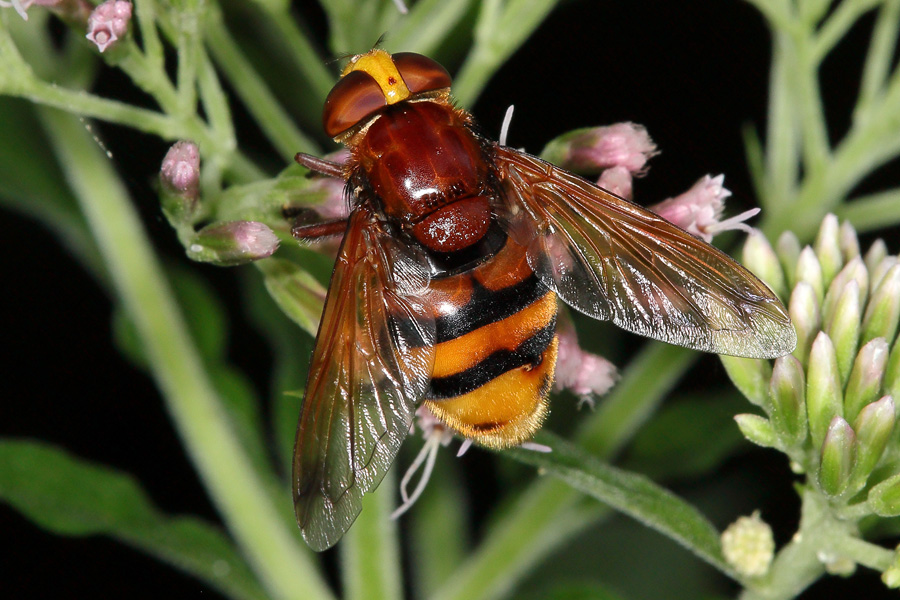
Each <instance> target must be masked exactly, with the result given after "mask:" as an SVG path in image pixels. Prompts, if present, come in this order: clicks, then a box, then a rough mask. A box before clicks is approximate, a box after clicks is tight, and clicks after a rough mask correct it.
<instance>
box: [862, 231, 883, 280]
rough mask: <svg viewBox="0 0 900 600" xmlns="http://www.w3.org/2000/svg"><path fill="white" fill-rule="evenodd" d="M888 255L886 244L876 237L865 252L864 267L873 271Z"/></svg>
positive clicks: (870, 271)
mask: <svg viewBox="0 0 900 600" xmlns="http://www.w3.org/2000/svg"><path fill="white" fill-rule="evenodd" d="M887 255H888V248H887V244H885V243H884V240H882V239H877V240H875V241H874V242H873V243H872V245H871V246H870V247H869V250H868V252H866V257H865V262H866V268H867V269H868V270H869V273H874V272H875V268H876V267H877V266H878V265H879V264H881V261H883V260H884V259H885V258H886V257H887Z"/></svg>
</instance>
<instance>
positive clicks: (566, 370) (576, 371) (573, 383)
mask: <svg viewBox="0 0 900 600" xmlns="http://www.w3.org/2000/svg"><path fill="white" fill-rule="evenodd" d="M558 354H559V356H558V358H557V360H556V380H555V381H554V384H553V386H554V388H555V389H556V390H557V391H561V390H570V391H571V392H572V393H573V394H575V395H577V396H579V397H580V398H581V401H582V402H587V403H588V404H590V405H593V398H594V397H596V396H602V395H603V394H605V393H606V392H608V391H609V390H610V388H612V386H613V385H614V384H615V382H616V380H617V379H618V378H619V375H618V372H617V371H616V367H615V365H613V364H612V363H611V362H609V361H608V360H606V359H605V358H603V357H602V356H597V355H596V354H591V353H590V352H585V351H584V350H582V349H581V347H580V346H579V345H578V338H577V337H576V335H575V330H574V328H572V327H571V326H568V327H567V326H565V325H563V326H561V327H560V328H559V350H558Z"/></svg>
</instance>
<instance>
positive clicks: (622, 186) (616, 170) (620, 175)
mask: <svg viewBox="0 0 900 600" xmlns="http://www.w3.org/2000/svg"><path fill="white" fill-rule="evenodd" d="M633 180H634V177H632V175H631V171H629V170H628V169H626V168H625V167H610V168H608V169H604V170H603V172H602V173H600V179H598V180H597V185H598V186H600V187H602V188H603V189H604V190H608V191H610V192H612V193H613V194H615V195H616V196H621V197H622V198H625V199H626V200H631V192H632V183H633Z"/></svg>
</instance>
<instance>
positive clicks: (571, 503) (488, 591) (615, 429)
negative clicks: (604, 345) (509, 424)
mask: <svg viewBox="0 0 900 600" xmlns="http://www.w3.org/2000/svg"><path fill="white" fill-rule="evenodd" d="M698 356H699V355H698V354H697V353H696V352H692V351H689V350H685V349H683V348H677V347H675V346H668V345H666V344H658V343H651V344H648V345H647V347H646V348H645V349H644V350H643V351H642V352H641V353H640V354H639V355H638V356H637V357H635V359H634V360H633V361H632V362H631V363H630V364H629V367H628V369H627V370H626V371H625V372H624V374H623V376H622V379H621V381H620V382H619V383H618V384H617V386H616V387H615V388H614V389H613V392H612V393H611V394H610V396H609V397H608V398H606V399H605V400H603V404H602V405H601V407H600V408H599V409H598V410H597V411H596V412H595V413H594V414H593V415H591V416H590V417H589V418H588V420H587V421H586V422H585V424H584V425H583V426H582V427H581V429H580V431H579V434H578V441H579V443H580V444H581V445H582V446H583V447H585V448H586V449H588V450H589V451H591V452H592V453H593V454H594V455H595V456H597V457H598V458H600V459H608V458H610V457H611V456H613V455H614V454H615V453H617V452H618V451H619V450H621V449H622V448H623V447H624V445H625V444H627V443H628V441H629V440H631V438H632V437H633V435H634V433H635V432H636V431H637V429H638V428H639V427H640V425H641V424H642V423H643V422H644V421H645V420H646V419H647V417H648V416H649V415H651V414H652V413H653V411H654V410H655V409H656V408H657V406H658V405H659V403H660V402H661V401H662V399H663V398H664V397H665V396H666V394H667V393H668V392H669V391H670V390H671V389H672V387H673V386H674V385H675V384H676V383H677V381H678V379H679V378H680V377H681V376H682V375H683V374H684V372H685V371H686V370H687V369H688V367H690V365H691V363H693V361H694V360H696V358H697V357H698ZM581 498H582V495H581V494H580V493H579V492H577V491H575V490H573V489H572V488H570V487H568V486H566V485H564V484H562V483H559V482H557V481H547V480H541V481H538V482H536V483H535V484H534V485H532V486H531V488H530V489H529V490H528V491H527V492H526V493H525V494H523V495H522V496H521V497H520V498H519V499H518V500H517V501H516V503H515V505H514V506H513V507H512V508H511V509H509V510H508V512H506V513H505V514H504V515H503V516H502V517H501V518H500V519H499V520H498V522H497V524H496V526H495V527H493V528H492V529H491V531H490V532H489V533H488V535H487V537H486V538H485V540H484V542H483V543H482V544H481V545H480V546H479V548H478V550H477V551H476V552H475V553H474V554H473V555H472V557H471V558H470V559H469V560H468V561H467V562H466V563H465V564H464V565H463V566H462V567H461V568H460V569H459V571H458V572H457V573H456V575H455V577H454V578H453V580H452V581H451V582H450V583H449V584H448V585H447V586H446V587H444V588H443V589H441V590H440V591H439V592H438V593H437V594H436V595H435V596H434V598H435V599H437V600H476V599H477V600H486V599H489V598H498V597H502V596H503V595H505V594H507V593H508V592H509V591H510V590H511V589H512V587H513V586H514V585H515V583H516V582H517V581H518V580H519V578H521V577H522V576H523V575H525V574H526V573H528V570H529V569H530V568H531V567H532V566H533V565H535V564H537V562H538V561H540V560H541V559H543V558H544V557H546V556H547V555H548V554H549V553H550V552H552V551H553V550H554V549H555V548H556V547H557V546H558V545H559V544H561V543H563V542H564V541H565V540H566V539H568V538H569V537H570V536H571V535H573V534H574V533H576V532H578V531H581V530H582V529H583V528H584V527H585V526H586V525H587V524H588V523H590V522H592V521H593V519H592V518H587V517H585V516H584V515H581V516H580V517H577V518H576V517H575V516H574V514H575V513H573V508H574V507H575V505H576V503H577V502H578V501H579V500H580V499H581Z"/></svg>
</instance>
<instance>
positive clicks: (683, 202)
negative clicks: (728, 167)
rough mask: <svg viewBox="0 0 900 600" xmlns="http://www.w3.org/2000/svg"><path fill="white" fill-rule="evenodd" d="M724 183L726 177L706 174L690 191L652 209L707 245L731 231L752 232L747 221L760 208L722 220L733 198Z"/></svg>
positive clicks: (651, 208)
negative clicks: (720, 235)
mask: <svg viewBox="0 0 900 600" xmlns="http://www.w3.org/2000/svg"><path fill="white" fill-rule="evenodd" d="M724 181H725V176H724V175H718V176H716V177H711V176H710V175H704V176H703V177H702V178H700V179H699V180H698V181H697V183H695V184H694V185H693V187H691V189H689V190H688V191H686V192H684V193H683V194H681V195H679V196H675V197H674V198H669V199H668V200H664V201H663V202H660V203H659V204H656V205H654V206H651V207H650V210H652V211H653V212H655V213H656V214H658V215H659V216H661V217H662V218H664V219H666V220H668V221H671V222H672V223H674V224H675V225H678V226H679V227H681V228H682V229H684V230H685V231H687V232H688V233H691V234H693V235H696V236H697V237H699V238H701V239H702V240H704V241H705V242H710V241H711V240H712V238H713V235H715V234H717V233H721V232H722V231H728V230H731V229H739V230H741V231H746V232H747V233H750V232H751V231H752V229H751V228H750V226H749V225H747V224H746V223H744V221H746V220H747V219H749V218H750V217H752V216H754V215H756V214H757V213H758V212H759V209H758V208H755V209H752V210H748V211H746V212H742V213H741V214H739V215H737V216H734V217H731V218H730V219H725V220H724V221H723V220H721V219H722V213H723V212H724V210H725V199H726V198H728V197H729V196H731V192H730V191H728V190H727V189H726V188H725V187H724V186H723V185H722V184H723V183H724Z"/></svg>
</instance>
